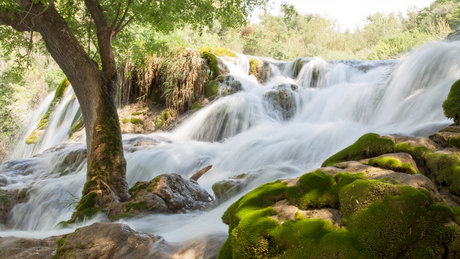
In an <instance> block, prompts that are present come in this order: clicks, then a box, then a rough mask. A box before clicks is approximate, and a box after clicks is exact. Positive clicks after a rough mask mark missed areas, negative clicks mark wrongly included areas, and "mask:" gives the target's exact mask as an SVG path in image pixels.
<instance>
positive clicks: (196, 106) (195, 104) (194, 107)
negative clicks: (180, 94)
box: [190, 102, 201, 111]
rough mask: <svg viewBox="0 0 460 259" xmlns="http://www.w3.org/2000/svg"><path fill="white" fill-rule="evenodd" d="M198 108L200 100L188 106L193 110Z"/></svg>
mask: <svg viewBox="0 0 460 259" xmlns="http://www.w3.org/2000/svg"><path fill="white" fill-rule="evenodd" d="M199 108H201V106H200V102H195V103H194V104H193V105H192V107H190V110H191V111H193V110H197V109H199Z"/></svg>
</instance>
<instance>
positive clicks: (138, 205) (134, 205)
mask: <svg viewBox="0 0 460 259" xmlns="http://www.w3.org/2000/svg"><path fill="white" fill-rule="evenodd" d="M146 205H147V202H146V201H141V202H137V203H128V204H127V205H126V210H127V211H130V210H131V209H133V210H140V211H142V210H145V206H146Z"/></svg>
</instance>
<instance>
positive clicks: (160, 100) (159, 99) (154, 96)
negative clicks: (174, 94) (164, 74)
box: [150, 92, 166, 104]
mask: <svg viewBox="0 0 460 259" xmlns="http://www.w3.org/2000/svg"><path fill="white" fill-rule="evenodd" d="M150 100H151V101H152V102H154V103H157V104H165V102H166V100H165V98H164V97H163V96H162V95H161V93H158V92H152V93H151V94H150Z"/></svg>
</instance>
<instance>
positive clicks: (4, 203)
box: [0, 190, 10, 209]
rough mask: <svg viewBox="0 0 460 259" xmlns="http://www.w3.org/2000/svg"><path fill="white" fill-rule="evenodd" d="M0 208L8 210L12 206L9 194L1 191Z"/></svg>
mask: <svg viewBox="0 0 460 259" xmlns="http://www.w3.org/2000/svg"><path fill="white" fill-rule="evenodd" d="M0 206H1V208H2V209H7V208H8V207H9V206H10V199H9V198H8V193H7V192H6V191H4V190H0Z"/></svg>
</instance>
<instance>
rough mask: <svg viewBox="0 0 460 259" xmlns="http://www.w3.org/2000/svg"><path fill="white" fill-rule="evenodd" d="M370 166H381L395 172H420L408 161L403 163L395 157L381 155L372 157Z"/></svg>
mask: <svg viewBox="0 0 460 259" xmlns="http://www.w3.org/2000/svg"><path fill="white" fill-rule="evenodd" d="M367 164H368V165H370V166H375V167H380V168H383V169H389V170H392V171H395V172H402V173H406V174H419V173H420V172H419V171H418V170H417V169H415V168H414V167H413V166H412V165H410V164H408V163H402V162H401V161H399V160H398V159H396V158H393V157H381V158H379V159H374V158H371V159H370V160H369V162H367Z"/></svg>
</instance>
